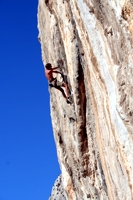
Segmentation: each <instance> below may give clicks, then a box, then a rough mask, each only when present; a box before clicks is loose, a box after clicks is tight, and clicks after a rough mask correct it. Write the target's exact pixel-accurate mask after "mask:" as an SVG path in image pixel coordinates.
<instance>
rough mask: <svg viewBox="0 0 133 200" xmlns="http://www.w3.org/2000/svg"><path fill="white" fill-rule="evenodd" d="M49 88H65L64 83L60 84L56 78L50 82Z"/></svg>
mask: <svg viewBox="0 0 133 200" xmlns="http://www.w3.org/2000/svg"><path fill="white" fill-rule="evenodd" d="M49 86H51V87H63V86H64V82H60V81H58V80H57V79H56V78H54V79H53V80H52V81H50V82H49Z"/></svg>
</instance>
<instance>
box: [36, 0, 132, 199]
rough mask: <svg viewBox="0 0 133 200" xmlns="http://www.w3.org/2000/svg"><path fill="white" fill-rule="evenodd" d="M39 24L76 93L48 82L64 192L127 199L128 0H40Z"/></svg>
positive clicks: (51, 56)
mask: <svg viewBox="0 0 133 200" xmlns="http://www.w3.org/2000/svg"><path fill="white" fill-rule="evenodd" d="M38 29H39V36H38V38H39V41H40V43H41V49H42V59H43V62H44V64H46V63H47V62H50V63H52V65H53V66H57V65H58V64H59V60H60V61H62V66H61V65H60V66H61V68H60V70H61V72H63V73H64V74H65V75H67V77H68V84H69V88H70V90H71V93H72V99H73V104H71V105H69V104H67V103H66V101H65V99H64V98H63V96H62V94H61V92H60V91H58V90H56V89H55V88H49V91H50V97H51V101H50V105H51V118H52V124H53V131H54V137H55V142H56V147H57V154H58V159H59V163H60V168H61V171H62V187H63V189H64V193H65V197H63V198H65V199H68V200H88V199H100V200H107V199H110V200H132V199H133V1H132V0H39V5H38ZM58 78H60V77H58ZM63 198H62V197H61V196H60V197H59V198H58V196H57V197H54V198H52V195H51V197H50V199H51V200H53V199H56V200H58V199H60V200H61V199H63Z"/></svg>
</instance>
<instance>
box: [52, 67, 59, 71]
mask: <svg viewBox="0 0 133 200" xmlns="http://www.w3.org/2000/svg"><path fill="white" fill-rule="evenodd" d="M58 68H59V67H53V68H52V69H51V70H52V71H53V70H55V69H58Z"/></svg>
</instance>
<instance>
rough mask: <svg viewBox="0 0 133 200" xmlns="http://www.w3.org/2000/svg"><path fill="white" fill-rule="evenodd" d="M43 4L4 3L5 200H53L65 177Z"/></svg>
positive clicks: (1, 186)
mask: <svg viewBox="0 0 133 200" xmlns="http://www.w3.org/2000/svg"><path fill="white" fill-rule="evenodd" d="M37 6H38V1H37V0H12V1H11V0H0V200H47V199H48V197H49V195H50V193H51V189H52V186H53V184H54V181H55V179H56V178H57V176H58V175H59V174H60V170H59V165H58V161H57V156H56V148H55V143H54V138H53V132H52V126H51V118H50V110H49V109H50V108H49V107H50V106H49V92H48V84H47V80H46V79H45V76H44V73H43V64H42V59H41V48H40V43H39V42H38V39H37V36H38V30H37Z"/></svg>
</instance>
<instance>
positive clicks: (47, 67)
mask: <svg viewBox="0 0 133 200" xmlns="http://www.w3.org/2000/svg"><path fill="white" fill-rule="evenodd" d="M57 68H59V67H54V68H52V65H51V63H47V64H46V65H45V76H46V78H47V79H48V82H49V86H51V87H55V88H56V89H57V90H60V91H61V93H62V95H63V97H64V98H65V99H66V102H67V103H71V102H70V100H69V90H68V85H67V84H66V83H65V82H64V80H63V81H62V82H60V81H58V80H57V78H54V77H53V73H56V74H61V73H60V72H59V71H57V70H56V69H57ZM61 75H62V74H61ZM62 87H63V88H65V92H64V90H63V89H62Z"/></svg>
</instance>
